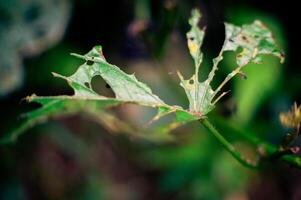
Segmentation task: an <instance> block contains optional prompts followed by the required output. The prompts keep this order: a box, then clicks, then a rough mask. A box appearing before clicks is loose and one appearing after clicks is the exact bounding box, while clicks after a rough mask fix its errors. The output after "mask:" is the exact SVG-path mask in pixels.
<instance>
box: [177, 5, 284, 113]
mask: <svg viewBox="0 0 301 200" xmlns="http://www.w3.org/2000/svg"><path fill="white" fill-rule="evenodd" d="M200 19H201V15H200V13H199V11H198V10H193V11H192V16H191V18H190V20H189V23H190V25H191V29H190V31H189V32H188V33H187V41H188V48H189V52H190V54H191V56H192V58H193V60H194V64H195V73H194V74H193V76H192V77H191V78H190V79H188V80H185V79H184V78H183V76H182V75H181V73H180V72H178V76H179V78H180V81H181V84H180V85H181V86H182V87H183V88H184V90H185V92H186V95H187V97H188V100H189V110H190V111H191V112H193V113H199V114H200V115H206V114H207V113H208V112H210V111H211V110H212V109H213V108H214V105H215V104H216V103H217V102H218V101H219V100H220V99H221V98H222V97H223V96H224V95H225V94H226V93H227V92H222V93H221V94H220V95H219V96H217V95H218V93H219V92H220V91H221V89H222V88H223V86H224V85H225V84H226V83H227V82H228V81H229V80H230V79H231V78H233V77H234V76H235V75H237V74H238V75H244V77H246V75H245V74H244V73H243V72H242V71H241V69H242V68H243V67H244V66H245V65H247V64H248V63H250V62H254V63H259V62H260V61H261V57H260V55H262V54H270V55H274V56H276V57H278V58H280V62H283V61H284V54H283V53H282V51H280V50H279V48H278V46H277V45H276V42H275V40H274V39H273V37H272V33H271V32H270V30H269V29H268V28H267V27H266V26H265V25H263V23H262V22H260V21H258V20H256V21H254V22H253V23H252V24H249V25H243V26H241V27H240V26H235V25H233V24H229V23H225V29H226V37H225V41H224V44H223V46H222V49H221V51H220V53H219V55H218V56H217V57H216V58H214V59H213V66H212V69H211V71H210V73H209V75H208V78H207V79H206V80H205V81H203V82H199V80H198V76H199V67H200V65H201V63H202V57H203V53H202V52H201V46H202V43H203V38H204V30H202V29H200V28H199V27H198V23H199V20H200ZM239 48H242V51H241V52H238V53H237V55H236V61H237V65H238V66H237V67H236V68H235V69H234V70H233V71H232V72H231V73H229V74H228V75H227V76H226V78H225V79H224V81H223V82H222V83H221V84H220V85H219V86H218V87H217V88H216V89H215V90H213V89H212V87H211V86H210V83H211V81H212V80H213V78H214V76H215V72H216V71H217V70H218V64H219V62H220V61H221V60H222V59H223V53H224V52H225V51H234V52H236V51H237V50H238V49H239Z"/></svg>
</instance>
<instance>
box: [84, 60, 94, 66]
mask: <svg viewBox="0 0 301 200" xmlns="http://www.w3.org/2000/svg"><path fill="white" fill-rule="evenodd" d="M86 63H87V65H89V66H91V65H93V64H94V61H92V60H87V62H86Z"/></svg>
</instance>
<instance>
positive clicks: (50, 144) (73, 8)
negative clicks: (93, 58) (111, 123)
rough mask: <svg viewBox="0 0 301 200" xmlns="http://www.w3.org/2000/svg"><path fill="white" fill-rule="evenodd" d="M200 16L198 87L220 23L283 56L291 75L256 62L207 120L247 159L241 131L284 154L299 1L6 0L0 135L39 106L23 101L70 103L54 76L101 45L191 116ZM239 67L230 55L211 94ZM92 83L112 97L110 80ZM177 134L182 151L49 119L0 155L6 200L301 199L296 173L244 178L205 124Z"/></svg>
mask: <svg viewBox="0 0 301 200" xmlns="http://www.w3.org/2000/svg"><path fill="white" fill-rule="evenodd" d="M195 7H197V8H199V9H200V10H201V11H202V13H203V19H202V23H201V24H200V25H201V26H204V25H206V26H207V30H206V31H207V35H206V37H205V42H204V46H203V51H204V52H205V58H204V59H205V60H204V63H203V65H202V67H201V74H200V77H201V78H202V79H204V78H205V77H206V76H207V73H208V72H209V70H210V66H211V64H212V58H214V57H215V56H216V55H217V54H218V52H219V50H220V48H221V45H222V43H223V39H224V26H223V22H224V21H227V22H231V23H234V24H237V25H241V24H244V23H251V22H253V21H254V20H255V19H260V20H262V21H263V22H264V23H265V24H266V25H267V26H268V27H269V28H270V29H271V30H272V32H273V33H274V36H275V38H276V40H277V41H278V42H279V45H280V46H281V47H282V48H283V49H284V50H285V52H286V55H287V59H286V62H285V64H284V65H281V64H279V62H278V60H277V59H276V58H273V57H265V59H264V62H263V63H262V64H260V65H255V64H254V65H253V64H249V65H248V66H247V67H246V68H245V70H244V72H246V74H247V76H248V79H247V80H242V79H240V78H238V77H236V78H235V79H234V80H233V81H232V82H231V83H230V84H228V85H227V89H229V90H231V93H230V95H227V96H226V97H225V98H224V99H223V100H222V101H221V103H220V104H219V105H218V107H217V109H216V110H215V111H214V113H212V114H210V116H209V117H210V118H211V119H212V120H211V121H212V122H213V123H214V124H215V125H216V127H217V128H218V129H219V130H220V131H221V133H222V134H223V135H224V136H225V137H226V138H228V139H229V140H230V141H231V142H233V144H235V146H237V147H238V148H239V149H240V151H241V152H243V153H244V154H246V155H247V156H249V157H251V158H252V156H253V154H254V148H252V146H251V145H249V144H248V143H247V142H245V141H244V140H243V139H242V138H241V137H240V136H239V135H240V133H241V132H245V133H247V134H254V135H257V136H258V137H260V138H262V139H265V140H267V141H268V142H270V143H273V144H276V145H277V144H279V142H280V140H281V138H282V137H283V135H284V134H285V133H287V131H288V130H286V129H284V128H282V127H281V126H280V124H279V120H278V115H279V113H280V112H282V111H287V110H288V109H289V108H290V106H291V104H292V103H293V102H294V101H297V102H298V103H300V97H301V93H300V89H301V81H300V64H301V63H300V59H299V57H300V56H299V47H300V46H301V44H300V35H301V32H300V29H299V28H298V22H299V19H300V15H298V12H299V11H296V10H295V9H297V8H298V6H297V3H293V2H283V1H264V2H263V1H259V0H252V1H251V0H244V1H238V0H223V1H218V0H211V1H209V0H208V1H196V0H194V1H192V0H191V1H180V0H162V1H159V0H154V1H152V0H136V1H134V0H115V1H97V0H87V1H84V0H73V1H67V0H61V1H59V0H44V1H42V0H40V1H39V0H23V1H22V0H0V47H1V51H0V113H1V121H0V136H1V135H2V134H4V133H5V132H6V131H7V130H9V129H10V128H11V127H13V126H16V121H17V120H18V117H19V116H20V114H22V113H24V112H26V111H29V110H32V109H34V108H35V107H36V105H31V104H27V103H26V102H24V101H22V98H24V97H25V96H27V95H30V94H32V93H36V94H38V95H41V96H42V95H59V94H70V95H71V94H72V91H71V90H70V88H69V87H68V86H67V84H66V83H65V82H64V81H62V80H59V79H56V78H54V77H52V75H51V72H57V73H60V74H63V75H70V74H72V73H73V72H74V71H75V70H76V69H77V67H78V66H79V65H80V63H81V61H80V60H78V59H76V58H74V57H71V56H70V55H69V53H70V52H76V53H85V52H87V51H88V50H90V49H91V48H92V47H93V46H95V45H97V44H101V45H102V46H103V49H104V54H105V56H106V58H107V60H108V61H109V62H110V63H114V64H116V65H117V66H119V67H120V68H121V69H122V70H124V71H126V72H129V73H133V72H135V73H136V76H137V77H139V79H140V80H142V81H144V82H145V83H147V84H148V85H150V86H151V88H152V90H153V91H154V93H156V94H158V96H160V97H161V98H162V99H163V100H164V101H166V102H168V103H170V104H179V105H181V106H183V107H185V108H186V107H187V106H188V100H187V99H186V97H185V94H184V91H183V90H182V88H181V87H180V86H179V80H178V78H177V76H176V70H181V71H183V73H184V75H185V76H187V77H188V76H190V74H192V72H193V70H194V69H193V64H192V59H191V58H190V56H189V54H188V49H187V47H186V38H185V33H186V32H187V31H188V29H189V26H188V23H187V20H188V18H189V15H190V11H191V9H192V8H195ZM233 59H234V57H233V54H230V53H229V54H226V55H225V59H224V60H223V61H222V63H221V65H220V69H219V71H218V74H217V78H215V80H214V84H215V86H216V85H217V84H218V83H220V81H221V80H223V77H225V76H226V75H227V73H229V72H230V70H231V69H233V68H234V66H233V64H234V63H235V62H234V60H233ZM92 85H93V88H94V89H95V90H96V91H98V92H100V93H102V94H105V95H111V91H110V90H109V88H107V87H106V84H105V83H104V81H103V80H101V79H95V80H93V81H92ZM120 115H122V116H123V117H126V118H128V119H130V121H132V122H133V123H139V120H137V119H141V118H147V117H148V116H149V113H145V112H144V111H140V110H139V111H137V110H135V109H131V108H123V109H122V110H121V111H120ZM173 134H175V135H177V141H176V142H173V143H167V144H166V143H164V144H154V143H149V142H145V141H140V140H135V139H130V138H127V137H125V136H123V135H122V134H119V135H116V134H112V133H110V132H108V131H107V130H106V129H105V128H104V127H102V126H100V125H99V124H96V123H95V122H92V121H90V120H89V119H87V118H85V116H73V117H68V118H60V119H53V120H50V121H49V122H47V123H43V124H41V125H38V126H36V127H34V128H32V129H31V130H29V131H27V133H26V134H25V135H24V136H22V137H20V138H19V140H18V141H17V142H16V143H15V144H12V145H8V146H0V199H1V200H2V199H4V200H10V199H18V200H19V199H20V200H21V199H89V200H90V199H91V200H94V199H109V200H111V199H112V200H115V199H116V200H119V199H122V200H132V199H133V200H135V199H146V200H147V199H176V200H178V199H205V200H206V199H213V200H214V199H226V200H245V199H301V192H300V191H301V181H300V180H301V179H300V178H301V173H300V170H298V169H296V168H293V167H291V166H287V165H285V164H283V163H278V162H275V163H272V164H271V166H268V167H267V168H266V169H263V170H261V171H252V170H249V169H246V168H244V167H243V166H242V165H240V164H239V163H238V162H237V161H236V160H235V159H234V158H232V157H231V155H230V154H228V153H227V152H226V151H225V150H224V149H223V148H222V147H221V145H220V144H219V143H218V142H217V141H216V140H215V138H213V137H211V136H210V135H209V134H208V133H207V132H206V130H205V129H203V128H202V127H200V126H199V124H197V123H196V124H189V125H187V126H184V127H181V128H179V129H177V130H175V131H174V133H173ZM299 143H300V141H297V144H299Z"/></svg>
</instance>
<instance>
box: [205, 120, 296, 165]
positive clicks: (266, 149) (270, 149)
mask: <svg viewBox="0 0 301 200" xmlns="http://www.w3.org/2000/svg"><path fill="white" fill-rule="evenodd" d="M200 122H201V123H202V124H203V126H204V127H205V128H206V129H207V130H208V131H209V132H210V133H211V134H213V135H214V136H215V137H216V138H217V139H218V141H219V142H221V144H222V145H223V146H224V147H225V148H226V150H227V151H229V152H230V154H231V155H232V156H233V157H234V158H235V159H237V160H238V161H239V162H240V163H241V164H243V165H244V166H246V167H249V168H259V167H260V166H262V161H273V160H275V159H274V158H276V159H277V160H282V161H285V162H287V163H289V164H290V165H293V166H296V167H298V168H301V158H300V157H299V156H296V155H286V154H284V155H282V152H281V151H280V150H279V148H278V147H276V146H275V145H272V144H269V143H266V142H264V141H262V140H261V139H259V138H257V137H255V136H254V135H253V134H251V133H250V134H247V133H244V132H240V131H239V134H240V135H241V136H242V137H243V138H244V139H246V140H247V141H249V142H250V143H252V144H254V145H255V146H257V148H259V147H260V148H261V149H262V151H263V154H262V155H261V154H259V157H260V160H258V161H257V162H256V163H253V162H251V161H250V160H248V159H246V158H245V157H243V156H242V155H241V154H240V153H239V152H238V151H237V150H236V149H235V148H234V146H233V145H232V144H231V143H230V142H228V141H227V140H226V139H225V138H224V137H223V136H222V135H221V134H220V133H219V132H218V130H216V128H214V126H213V125H212V124H211V123H210V122H209V120H208V119H203V120H200ZM232 128H233V127H232ZM277 155H279V156H277Z"/></svg>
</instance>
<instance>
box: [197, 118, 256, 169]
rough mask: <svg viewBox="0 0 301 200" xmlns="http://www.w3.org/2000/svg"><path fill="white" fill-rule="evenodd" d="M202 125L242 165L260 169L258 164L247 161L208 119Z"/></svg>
mask: <svg viewBox="0 0 301 200" xmlns="http://www.w3.org/2000/svg"><path fill="white" fill-rule="evenodd" d="M200 122H201V123H202V125H203V126H204V127H205V128H206V129H207V130H208V131H209V132H210V133H211V134H212V135H214V136H215V138H216V139H217V140H218V141H219V142H220V143H221V144H222V145H223V146H224V147H225V149H226V150H227V151H228V152H229V153H230V154H231V155H232V156H233V157H234V158H235V159H236V160H237V161H239V162H240V163H241V164H242V165H244V166H246V167H248V168H252V169H254V168H255V169H256V168H258V167H259V163H258V162H252V161H251V160H249V159H246V158H245V157H244V156H243V155H241V154H240V153H239V152H238V151H237V150H236V149H235V147H234V146H233V145H232V144H231V143H230V142H228V141H227V140H226V139H225V138H224V137H223V136H222V135H221V134H220V133H219V132H218V130H217V129H216V128H215V127H214V126H213V125H212V124H211V123H210V122H209V120H208V119H202V120H200Z"/></svg>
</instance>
